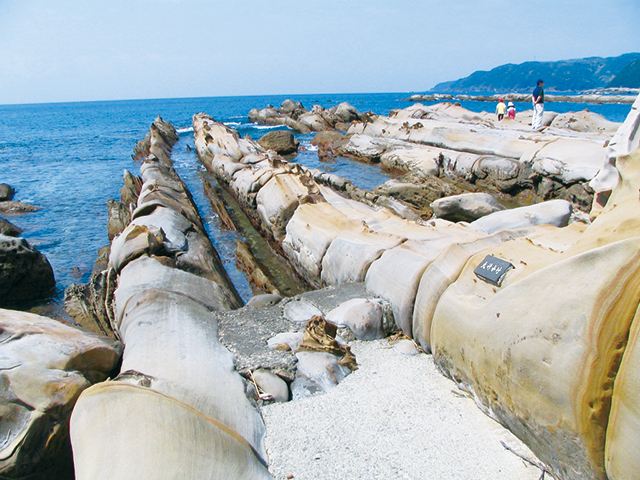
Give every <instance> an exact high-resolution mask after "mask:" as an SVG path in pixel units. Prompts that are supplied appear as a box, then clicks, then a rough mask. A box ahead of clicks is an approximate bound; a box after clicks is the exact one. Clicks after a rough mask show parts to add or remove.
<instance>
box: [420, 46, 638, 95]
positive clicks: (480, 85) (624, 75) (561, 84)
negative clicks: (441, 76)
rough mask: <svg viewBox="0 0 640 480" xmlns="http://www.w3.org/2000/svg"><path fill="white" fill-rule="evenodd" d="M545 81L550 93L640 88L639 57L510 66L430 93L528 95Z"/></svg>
mask: <svg viewBox="0 0 640 480" xmlns="http://www.w3.org/2000/svg"><path fill="white" fill-rule="evenodd" d="M539 78H541V79H543V80H544V83H545V91H548V92H553V91H555V92H580V91H583V90H591V89H595V88H607V87H629V88H634V87H640V53H625V54H624V55H620V56H619V57H608V58H602V57H590V58H580V59H573V60H561V61H558V62H525V63H521V64H519V65H514V64H512V63H508V64H506V65H501V66H499V67H496V68H494V69H493V70H490V71H488V72H487V71H484V70H479V71H477V72H474V73H472V74H471V75H469V76H468V77H465V78H461V79H459V80H455V81H452V82H444V83H439V84H438V85H436V86H435V87H433V88H432V89H431V92H437V93H453V92H505V91H508V92H527V91H529V90H531V89H533V87H535V84H536V80H538V79H539Z"/></svg>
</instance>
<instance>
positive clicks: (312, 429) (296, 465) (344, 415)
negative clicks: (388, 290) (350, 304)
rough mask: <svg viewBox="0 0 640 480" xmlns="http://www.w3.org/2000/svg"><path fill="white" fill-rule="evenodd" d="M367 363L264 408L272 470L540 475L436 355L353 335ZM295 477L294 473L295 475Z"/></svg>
mask: <svg viewBox="0 0 640 480" xmlns="http://www.w3.org/2000/svg"><path fill="white" fill-rule="evenodd" d="M351 349H352V351H353V352H354V353H355V355H356V358H357V361H358V364H359V367H360V368H359V369H358V370H357V371H355V372H354V373H352V374H351V375H349V376H348V377H347V378H345V379H344V380H343V381H342V382H341V383H340V384H339V385H338V386H337V387H335V388H333V389H332V390H331V391H329V392H328V393H326V394H324V395H317V396H314V397H308V398H304V399H301V400H296V401H293V402H288V403H280V404H273V405H268V406H266V407H263V409H262V414H263V416H264V420H265V422H266V426H267V436H266V439H265V444H266V448H267V452H268V454H269V463H270V467H269V470H270V471H271V473H272V474H273V476H274V477H275V478H277V479H286V478H294V479H295V480H333V479H335V480H358V479H362V480H365V479H366V480H373V479H380V480H383V479H384V480H391V479H412V480H418V479H419V480H425V479H434V480H436V479H437V480H454V479H455V480H487V479H491V480H529V479H531V480H538V478H539V477H540V474H541V472H540V470H539V469H538V468H536V467H533V466H531V465H529V464H526V463H525V462H524V461H522V460H521V459H520V458H518V457H517V456H516V455H514V454H513V453H512V452H509V451H508V450H506V449H505V448H504V447H503V446H502V445H501V444H500V441H503V442H505V443H506V444H507V445H509V446H510V447H512V448H514V450H516V451H518V452H519V453H522V454H524V455H526V456H527V457H528V458H531V459H533V460H536V461H537V459H536V458H535V457H534V456H533V454H532V453H531V452H530V451H529V450H528V449H527V448H526V447H525V446H524V445H523V444H522V443H521V442H520V441H519V440H518V439H517V438H516V437H515V436H513V435H512V434H511V433H510V432H509V431H507V430H506V429H504V428H503V427H501V426H500V425H499V424H498V423H497V422H495V421H493V420H492V419H490V418H489V417H488V416H486V415H485V414H484V413H482V412H481V411H480V409H479V408H478V407H477V406H476V404H475V403H474V401H473V400H471V399H469V398H467V397H461V396H459V395H456V394H454V393H453V390H457V388H456V386H455V384H454V383H453V382H451V381H450V380H449V379H447V378H445V377H444V376H443V375H442V374H441V373H440V372H439V371H438V369H437V368H436V366H435V365H434V363H433V360H432V357H431V356H430V355H425V354H420V355H414V356H408V355H403V354H401V353H399V352H397V351H395V350H394V349H392V348H390V346H389V344H388V342H387V341H386V340H376V341H372V342H360V341H355V342H352V343H351ZM291 475H293V477H291Z"/></svg>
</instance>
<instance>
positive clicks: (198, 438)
mask: <svg viewBox="0 0 640 480" xmlns="http://www.w3.org/2000/svg"><path fill="white" fill-rule="evenodd" d="M169 127H170V126H169V125H167V124H166V122H163V123H162V124H160V125H159V121H158V120H156V122H154V125H153V126H152V127H151V130H150V133H149V136H148V137H147V139H146V140H145V141H144V143H145V144H146V146H145V145H144V144H143V145H142V146H141V145H139V146H138V147H140V148H136V154H135V155H136V157H137V158H139V159H142V160H143V163H142V165H141V167H140V174H141V178H140V179H141V182H140V189H139V193H138V194H137V196H136V197H137V198H136V200H135V209H133V211H132V212H131V221H130V222H129V224H128V225H127V226H126V227H125V228H124V229H123V230H122V231H121V232H120V233H119V234H118V235H116V236H115V237H114V239H113V242H112V245H111V251H110V255H109V267H108V268H109V270H110V271H112V272H113V275H114V276H116V277H117V282H116V288H115V292H114V294H113V300H112V301H111V302H110V303H109V305H110V308H109V311H108V318H109V321H110V325H111V327H112V329H113V331H114V332H115V334H116V335H117V336H118V337H119V338H121V339H122V342H123V343H124V345H125V352H124V355H123V358H122V365H121V369H120V374H119V375H118V376H117V377H116V378H115V379H113V380H111V381H108V382H104V383H100V384H97V385H94V386H93V387H91V388H90V389H88V390H86V391H85V392H84V393H83V395H81V397H80V398H79V400H78V403H77V405H76V407H75V409H74V411H73V415H72V419H71V427H70V428H71V441H72V445H73V451H74V464H75V470H76V478H78V479H92V480H95V479H102V478H104V479H125V478H126V479H129V478H131V479H133V478H219V479H223V478H238V479H256V478H265V479H266V478H271V477H270V475H269V473H268V471H267V468H266V452H265V451H264V447H263V444H262V438H263V435H264V424H263V422H262V418H261V416H260V413H259V411H258V410H257V408H256V406H255V404H254V403H253V402H252V401H251V400H249V398H248V397H247V395H246V394H245V382H244V380H243V379H242V377H240V375H239V374H238V373H237V372H236V371H235V368H234V356H233V354H232V353H231V352H229V351H228V350H227V349H226V348H224V347H223V346H222V345H221V344H220V342H219V340H218V326H217V318H216V312H224V311H229V310H231V309H234V308H237V307H239V306H241V305H242V302H241V300H240V298H239V296H238V294H237V292H236V291H235V289H234V288H233V286H232V284H231V282H230V281H229V278H228V276H227V274H226V272H225V271H224V269H223V268H222V266H221V263H220V260H219V258H218V256H217V254H216V253H215V250H214V249H213V247H212V246H211V243H210V241H209V239H208V237H207V235H206V233H205V231H204V228H203V227H202V222H201V219H200V216H199V213H198V211H197V208H196V207H195V205H194V203H193V202H192V200H191V195H190V193H189V191H188V189H187V188H186V186H185V184H184V183H183V182H182V181H181V180H180V178H179V177H178V175H177V174H176V172H175V171H174V170H173V168H172V166H171V159H170V153H171V145H172V144H173V143H175V140H176V139H177V135H175V130H174V129H173V127H170V128H169ZM134 183H136V182H134Z"/></svg>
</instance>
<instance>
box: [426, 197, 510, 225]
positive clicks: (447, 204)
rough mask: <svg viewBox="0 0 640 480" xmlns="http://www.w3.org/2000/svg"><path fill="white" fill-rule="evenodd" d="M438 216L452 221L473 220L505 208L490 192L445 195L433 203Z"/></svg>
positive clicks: (432, 205)
mask: <svg viewBox="0 0 640 480" xmlns="http://www.w3.org/2000/svg"><path fill="white" fill-rule="evenodd" d="M431 208H433V213H434V215H435V216H436V217H440V218H444V219H446V220H451V221H452V222H460V221H464V222H473V221H474V220H477V219H479V218H481V217H484V216H485V215H489V214H490V213H494V212H497V211H500V210H504V206H502V205H501V204H500V203H499V202H498V201H497V200H496V199H495V198H494V197H493V196H491V195H489V194H488V193H463V194H461V195H455V196H452V197H444V198H440V199H438V200H436V201H435V202H433V203H432V204H431Z"/></svg>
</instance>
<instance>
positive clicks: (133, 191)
mask: <svg viewBox="0 0 640 480" xmlns="http://www.w3.org/2000/svg"><path fill="white" fill-rule="evenodd" d="M122 180H123V182H124V185H123V186H122V188H121V189H120V200H121V201H122V203H125V204H129V203H133V204H135V203H137V202H138V195H140V190H141V189H142V179H141V178H140V177H137V176H135V175H133V174H132V173H131V172H130V171H129V170H125V171H124V175H123V176H122Z"/></svg>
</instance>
